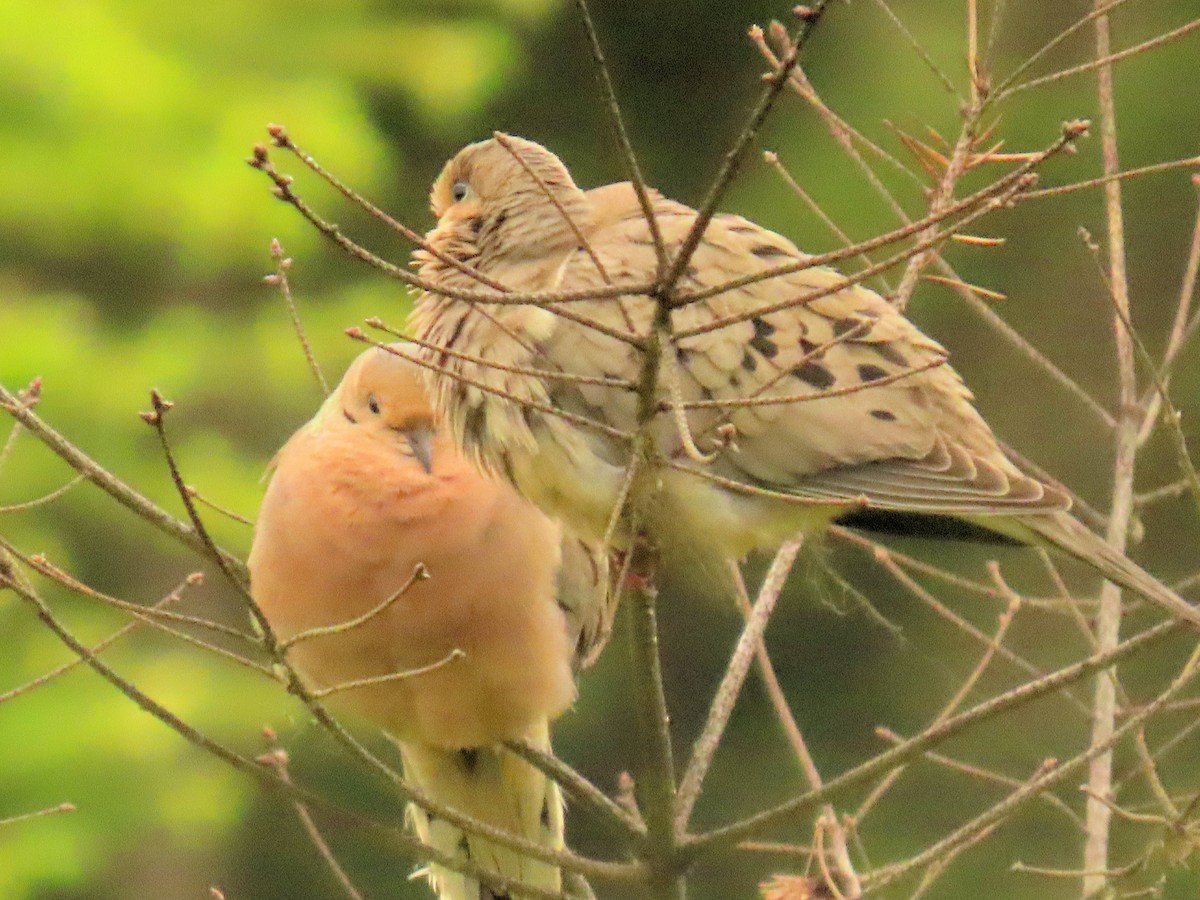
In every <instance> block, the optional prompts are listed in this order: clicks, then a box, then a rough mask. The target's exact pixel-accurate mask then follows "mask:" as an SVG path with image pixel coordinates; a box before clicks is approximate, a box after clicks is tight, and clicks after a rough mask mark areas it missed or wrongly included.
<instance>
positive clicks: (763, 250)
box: [750, 244, 792, 259]
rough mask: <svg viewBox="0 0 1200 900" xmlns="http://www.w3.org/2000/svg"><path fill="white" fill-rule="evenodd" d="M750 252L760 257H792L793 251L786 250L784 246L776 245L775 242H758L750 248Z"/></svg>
mask: <svg viewBox="0 0 1200 900" xmlns="http://www.w3.org/2000/svg"><path fill="white" fill-rule="evenodd" d="M750 252H751V253H753V254H754V255H755V256H757V257H758V258H759V259H771V258H772V257H776V256H785V257H789V258H790V257H791V255H792V254H791V253H789V252H788V251H787V250H784V249H783V248H782V247H776V246H775V245H774V244H757V245H755V246H753V247H751V248H750Z"/></svg>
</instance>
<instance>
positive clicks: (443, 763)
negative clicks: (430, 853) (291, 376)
mask: <svg viewBox="0 0 1200 900" xmlns="http://www.w3.org/2000/svg"><path fill="white" fill-rule="evenodd" d="M393 349H395V350H397V351H398V352H404V351H405V347H404V346H402V345H393ZM418 372H419V370H418V368H417V366H416V365H415V364H414V363H412V362H411V361H410V360H409V359H407V358H406V357H404V356H398V355H396V354H395V353H391V352H388V351H387V350H384V349H380V348H372V349H370V350H368V351H366V352H365V353H363V354H362V355H361V356H360V357H359V358H358V359H357V360H356V361H355V362H354V363H353V365H351V366H350V368H349V370H348V371H347V372H346V375H345V377H344V378H343V380H342V382H341V384H340V385H339V386H338V388H337V389H336V390H335V391H334V392H333V393H332V394H331V395H330V397H329V398H328V400H327V401H326V402H325V404H324V405H323V406H322V407H321V409H320V411H319V412H318V413H317V414H316V416H315V417H314V418H313V419H312V421H310V422H309V423H308V424H306V425H304V426H303V427H302V428H301V429H300V430H299V431H297V432H296V434H295V435H294V436H293V437H292V438H291V440H289V441H288V442H287V444H286V445H285V446H284V447H283V449H282V450H280V452H279V454H278V456H277V457H276V460H275V465H274V474H273V476H272V478H271V481H270V484H269V485H268V488H267V491H266V495H265V497H264V498H263V503H262V509H261V510H260V512H259V517H258V522H257V525H256V528H255V536H254V545H253V549H252V550H251V553H250V560H249V562H250V579H251V580H250V584H251V591H252V593H253V595H254V598H255V599H256V600H257V601H258V603H259V605H260V606H261V607H262V610H263V612H264V613H265V614H266V616H267V619H268V620H269V621H270V623H271V625H272V627H273V628H274V629H275V630H276V631H277V633H278V636H279V638H280V639H282V640H284V641H287V640H290V639H292V638H294V637H295V636H296V635H297V634H300V633H303V632H307V631H310V630H311V629H318V628H329V627H330V626H337V625H343V624H346V623H350V622H352V620H356V619H361V621H358V622H357V623H356V624H353V625H352V627H345V628H342V629H338V630H335V631H333V632H331V633H326V634H321V635H317V636H311V637H309V638H308V639H302V640H299V641H298V642H296V643H295V644H294V645H292V646H291V648H290V650H289V659H290V660H291V661H292V662H293V663H294V664H295V665H296V667H297V669H298V670H299V671H300V672H301V673H302V674H303V675H304V676H305V677H306V679H307V680H308V681H309V683H310V685H311V686H312V687H313V688H317V689H321V688H333V687H336V686H343V687H344V686H347V685H348V684H349V683H351V682H356V681H359V680H360V679H377V681H376V683H372V684H368V685H363V686H358V687H351V688H349V689H346V690H341V691H339V692H337V693H334V694H332V695H331V697H330V702H333V703H335V704H340V707H341V708H342V709H345V710H349V711H351V712H353V713H357V714H359V715H361V716H364V717H366V718H367V719H369V720H371V721H373V722H374V723H376V724H377V725H379V726H381V727H383V728H384V729H385V730H386V731H387V732H388V733H389V734H390V735H391V736H392V737H393V738H395V739H396V741H397V742H398V744H399V745H400V749H401V752H402V755H403V760H404V770H405V776H406V777H407V778H408V779H409V780H410V781H412V782H413V783H414V784H416V785H417V786H418V787H420V788H421V789H422V790H424V791H425V792H426V793H427V794H428V795H429V796H430V797H432V798H433V799H435V800H438V801H441V802H442V803H443V804H446V805H448V806H452V807H454V808H456V809H458V810H460V811H462V812H464V813H466V814H467V815H470V816H472V817H474V818H476V819H480V820H482V821H484V822H487V823H489V824H491V825H494V826H497V827H499V828H502V829H505V830H507V831H510V832H514V833H516V834H518V835H521V836H523V837H525V838H528V839H531V840H534V841H537V842H539V843H541V844H542V845H544V846H546V847H550V848H556V849H557V848H561V847H562V846H563V809H562V799H561V795H560V793H559V790H558V787H557V785H555V783H554V782H553V781H551V780H550V779H548V778H546V777H545V776H544V775H543V774H542V773H541V772H540V771H538V770H537V769H535V768H533V767H532V766H530V765H529V764H528V763H526V762H525V761H523V760H521V759H520V758H518V757H517V756H515V755H514V754H513V753H512V752H511V751H509V750H506V749H504V748H503V747H501V746H498V745H499V744H500V743H501V742H503V741H507V740H525V741H528V742H529V743H531V744H533V745H534V746H536V747H539V748H541V749H542V750H545V751H547V752H548V751H549V749H550V736H549V723H550V720H551V719H553V718H555V717H556V716H558V715H559V714H560V713H561V712H563V710H564V709H566V708H567V707H568V706H569V705H570V704H571V702H572V701H573V700H574V698H575V678H574V675H575V668H576V667H577V665H578V664H579V663H581V662H582V661H584V660H586V659H587V658H588V657H590V656H591V655H592V654H593V653H594V652H596V651H597V650H598V649H599V647H600V646H601V645H602V644H603V641H604V639H605V637H606V635H607V628H606V627H605V626H606V624H607V621H608V619H607V617H606V616H607V609H608V604H607V602H606V599H607V596H608V594H607V592H606V590H605V586H606V579H605V571H604V570H605V566H604V558H603V557H602V556H600V555H598V554H592V553H590V552H588V551H587V548H586V547H585V546H584V545H582V544H581V543H580V542H579V541H578V540H575V539H571V538H565V539H564V537H563V534H562V531H561V529H560V528H559V526H558V525H557V524H556V523H555V522H553V521H551V520H550V519H548V518H547V517H546V516H545V515H543V514H542V513H541V512H540V511H539V510H538V509H537V508H536V507H534V506H533V505H532V504H530V503H528V502H527V501H525V500H523V499H521V498H520V497H519V496H518V495H517V493H516V492H515V491H513V490H512V489H511V488H510V487H509V486H508V485H506V484H503V483H502V482H499V481H497V480H495V479H489V478H486V477H484V476H482V475H481V474H480V473H479V471H478V470H477V469H476V468H475V467H474V466H472V465H471V464H469V463H468V462H467V461H466V460H464V459H463V458H462V457H461V456H460V455H459V454H458V453H457V451H456V450H455V448H454V446H453V444H452V443H451V442H450V440H449V436H448V435H447V434H446V433H445V430H444V429H442V428H440V427H439V426H438V425H437V422H436V420H435V418H434V416H433V413H432V411H431V409H430V407H429V402H428V400H427V398H426V395H425V392H424V387H423V385H422V384H421V382H420V380H419V378H418ZM560 547H561V548H562V550H561V551H560ZM418 563H422V564H424V566H425V567H426V568H427V569H428V573H429V578H428V580H423V581H421V580H418V581H415V582H413V583H412V584H411V585H410V586H409V587H408V588H407V589H406V590H405V591H404V592H403V593H402V594H401V595H399V596H398V597H396V598H395V599H394V601H393V602H391V603H390V604H387V605H386V606H384V607H383V608H382V609H379V610H378V611H377V612H376V613H375V614H374V615H369V616H368V613H370V612H371V611H372V610H373V609H376V607H380V606H381V605H383V604H384V602H385V601H386V600H388V598H389V597H392V596H393V595H395V594H396V592H397V591H398V590H399V589H400V588H401V587H402V586H403V585H405V583H406V582H408V580H409V579H410V577H411V576H412V574H413V571H414V568H415V567H416V566H417V564H418ZM556 598H557V599H556ZM422 670H424V671H422ZM388 676H391V677H388ZM380 679H382V680H380ZM410 820H411V821H412V822H413V823H414V825H415V828H416V830H417V832H418V834H419V836H420V837H421V838H422V839H423V840H425V841H426V842H427V843H430V844H431V845H432V846H434V847H436V848H438V849H439V850H441V851H443V852H445V853H448V854H450V855H459V856H466V857H467V858H469V859H471V860H472V861H474V862H475V863H476V864H478V865H480V866H482V867H483V868H485V869H488V870H491V871H493V872H496V873H498V874H500V875H503V876H505V877H506V878H513V879H519V880H520V881H522V882H525V883H527V884H530V885H535V886H538V887H542V888H547V889H551V890H558V889H559V886H560V874H559V870H558V869H557V868H556V867H554V866H552V865H550V864H548V863H544V862H540V861H537V860H533V859H531V858H529V857H527V856H524V855H522V854H519V853H516V852H514V851H513V850H510V849H506V848H504V847H501V846H499V845H497V844H495V843H493V842H490V841H487V840H484V839H481V838H479V837H477V836H475V835H464V833H463V832H462V831H461V830H460V829H459V828H457V827H455V826H454V825H452V824H451V823H450V822H448V821H446V820H445V819H440V818H434V817H432V816H429V815H427V814H426V813H425V812H424V811H423V810H421V809H420V808H418V807H416V806H415V805H414V806H412V807H410ZM430 881H431V882H432V883H433V885H434V886H435V890H436V891H437V892H438V895H439V896H440V897H443V898H449V900H482V898H489V897H493V896H494V895H493V894H492V893H491V892H489V891H488V890H487V889H486V888H481V887H480V885H479V883H478V881H476V880H475V879H472V878H468V877H466V876H463V875H460V874H458V873H456V872H453V871H450V870H449V869H446V868H443V867H438V866H434V867H432V869H431V871H430ZM512 896H513V897H517V896H520V893H519V892H514V893H513V895H512Z"/></svg>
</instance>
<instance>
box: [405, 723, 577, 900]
mask: <svg viewBox="0 0 1200 900" xmlns="http://www.w3.org/2000/svg"><path fill="white" fill-rule="evenodd" d="M525 739H526V740H527V741H528V742H529V743H530V744H532V745H534V746H536V747H538V748H539V749H542V750H545V751H547V752H549V750H550V731H549V723H547V722H542V723H540V724H539V725H538V726H536V727H535V728H534V729H532V730H531V732H530V733H529V734H528V735H526V738H525ZM400 750H401V753H402V755H403V757H404V773H405V777H406V778H408V779H409V780H410V781H411V782H413V783H414V784H415V785H416V786H418V787H420V788H421V789H422V790H424V791H425V792H426V793H427V794H429V796H430V797H431V798H433V799H435V800H438V801H440V802H442V803H444V804H446V805H447V806H451V807H453V808H454V809H456V810H459V811H461V812H463V813H465V814H466V815H468V816H471V817H472V818H474V819H479V820H481V821H483V822H486V823H488V824H490V825H494V826H496V827H498V828H502V829H504V830H505V831H509V832H512V833H513V834H516V835H519V836H521V837H524V838H526V839H528V840H531V841H537V842H538V843H539V844H541V845H542V846H544V847H547V848H549V849H556V850H559V849H562V847H563V802H562V794H561V793H560V792H559V789H558V785H556V784H555V783H554V782H553V781H552V780H551V779H549V778H547V777H546V776H545V775H543V774H542V773H541V772H540V771H538V770H537V769H535V768H534V767H533V766H531V765H529V763H527V762H525V761H524V760H523V759H521V758H520V757H518V756H516V755H515V754H513V753H512V752H510V751H509V750H506V749H504V748H503V747H501V746H493V747H478V748H473V749H468V750H446V749H443V748H440V747H431V746H429V745H426V744H408V743H402V744H400ZM408 819H409V823H410V825H411V826H412V827H413V829H414V830H415V831H416V833H417V835H418V836H419V837H420V838H421V840H423V841H425V842H426V843H427V844H430V845H431V846H433V847H436V848H437V849H438V850H440V851H442V852H443V853H446V854H449V855H452V856H458V857H460V858H463V859H469V860H470V861H471V862H474V863H475V864H477V865H479V866H481V867H483V868H484V869H487V870H489V871H492V872H495V873H496V874H498V875H502V876H504V877H505V878H511V879H515V880H519V881H520V882H523V883H525V884H528V885H533V886H535V887H540V888H545V889H547V890H553V891H558V890H561V885H562V876H561V873H560V872H559V869H558V867H556V866H553V865H550V864H549V863H546V862H542V861H540V860H536V859H532V858H530V857H528V856H526V855H524V854H522V853H519V852H517V851H516V850H512V849H509V848H507V847H501V846H499V845H498V844H495V843H493V842H492V841H489V840H486V839H484V838H481V837H478V836H477V835H474V834H468V833H466V832H464V831H463V830H462V829H461V828H459V827H457V826H456V825H452V824H451V823H449V822H447V821H446V820H444V819H439V818H435V817H433V816H430V815H429V814H427V813H426V812H425V811H424V810H422V809H420V808H419V807H417V806H409V808H408ZM423 874H425V875H427V877H428V878H429V883H430V885H431V886H432V888H433V890H434V892H435V893H436V894H437V895H438V897H439V898H441V900H509V898H511V900H517V898H519V897H522V896H524V895H523V894H522V893H521V892H520V891H519V890H514V891H512V892H510V893H497V892H496V891H494V890H492V889H490V888H488V887H486V886H481V885H480V884H479V882H478V881H477V880H476V879H474V878H471V877H469V876H467V875H463V874H461V873H459V872H455V871H452V870H450V869H447V868H445V867H443V866H437V865H432V866H429V867H428V869H426V870H425V871H424V873H423Z"/></svg>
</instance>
